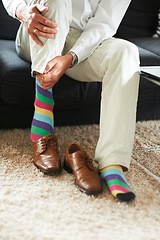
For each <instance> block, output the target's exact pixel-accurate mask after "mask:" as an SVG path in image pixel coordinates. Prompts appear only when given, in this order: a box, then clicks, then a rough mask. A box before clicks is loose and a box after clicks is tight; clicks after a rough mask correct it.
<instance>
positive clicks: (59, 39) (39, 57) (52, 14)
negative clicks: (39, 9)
mask: <svg viewBox="0 0 160 240" xmlns="http://www.w3.org/2000/svg"><path fill="white" fill-rule="evenodd" d="M35 3H39V4H44V5H45V6H47V7H48V8H49V11H48V12H45V13H43V15H44V16H45V17H46V18H48V19H50V20H52V21H55V22H56V23H57V24H58V28H57V30H58V33H57V34H56V35H55V37H54V38H53V39H47V38H42V37H39V39H40V40H41V41H42V42H43V46H42V47H41V46H39V45H38V44H36V43H35V42H34V41H33V40H32V38H31V37H30V36H29V35H28V33H27V31H26V29H25V27H24V26H23V25H21V26H20V28H19V31H18V33H17V37H16V49H17V52H18V54H19V55H20V57H22V58H23V59H25V60H27V61H31V63H32V72H33V71H37V72H40V73H43V71H44V69H45V66H46V64H47V63H48V62H49V61H50V60H51V59H53V58H54V57H56V56H58V55H61V53H62V50H63V47H64V44H65V40H66V36H67V34H68V31H69V24H70V22H71V19H72V3H71V0H61V1H60V0H54V1H53V0H39V1H38V0H37V1H32V2H31V4H35Z"/></svg>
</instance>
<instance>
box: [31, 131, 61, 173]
mask: <svg viewBox="0 0 160 240" xmlns="http://www.w3.org/2000/svg"><path fill="white" fill-rule="evenodd" d="M32 147H33V162H34V164H35V166H36V167H37V168H38V169H40V170H41V171H42V172H44V173H59V172H61V170H62V167H61V162H60V159H59V155H58V143H57V138H56V136H54V135H46V136H45V137H42V138H40V139H39V140H37V141H32Z"/></svg>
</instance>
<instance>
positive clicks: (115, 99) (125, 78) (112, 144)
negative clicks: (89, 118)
mask: <svg viewBox="0 0 160 240" xmlns="http://www.w3.org/2000/svg"><path fill="white" fill-rule="evenodd" d="M138 72H139V54H138V49H137V47H136V46H135V45H133V44H132V43H129V42H127V41H124V40H120V39H109V40H106V41H104V42H103V43H102V44H101V45H100V46H99V47H98V48H97V49H96V50H95V52H94V53H93V54H92V55H91V56H90V57H89V58H88V59H87V60H85V61H84V62H82V63H80V64H78V65H76V66H75V67H74V68H72V69H69V70H68V71H67V75H68V76H70V77H72V78H74V79H77V80H80V81H100V82H102V99H101V115H100V136H99V141H98V144H97V147H96V152H95V159H96V160H97V161H98V163H99V168H100V169H103V170H104V168H105V167H108V166H113V165H114V167H115V166H122V168H123V170H127V169H128V168H129V165H130V160H131V153H132V147H133V141H134V132H135V123H136V106H137V98H138V86H139V73H138ZM122 172H123V171H122ZM122 174H123V173H122ZM103 175H104V174H103ZM119 175H120V173H119ZM113 182H114V183H113V184H114V185H116V184H115V181H113ZM126 188H127V187H126ZM119 189H120V188H119ZM121 190H124V192H123V191H121V192H123V193H126V192H127V190H126V191H125V189H122V188H121ZM131 192H133V191H132V190H131ZM117 193H118V192H116V194H115V196H116V197H117ZM112 194H113V193H112ZM133 194H134V193H133ZM131 197H133V198H134V196H133V195H132V196H131ZM127 199H128V196H127V197H126V201H127ZM122 200H123V199H122ZM128 200H130V197H129V199H128ZM124 201H125V198H124Z"/></svg>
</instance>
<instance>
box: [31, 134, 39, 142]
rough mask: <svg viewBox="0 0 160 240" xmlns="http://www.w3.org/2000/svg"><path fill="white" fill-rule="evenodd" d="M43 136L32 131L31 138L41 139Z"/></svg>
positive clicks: (33, 139) (34, 139)
mask: <svg viewBox="0 0 160 240" xmlns="http://www.w3.org/2000/svg"><path fill="white" fill-rule="evenodd" d="M41 137H42V136H40V135H38V134H35V133H31V139H32V141H37V140H38V139H40V138H41Z"/></svg>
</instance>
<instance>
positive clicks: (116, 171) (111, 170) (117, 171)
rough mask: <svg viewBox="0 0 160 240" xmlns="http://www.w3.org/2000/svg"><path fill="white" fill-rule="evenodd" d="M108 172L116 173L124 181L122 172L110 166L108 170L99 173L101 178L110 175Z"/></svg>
mask: <svg viewBox="0 0 160 240" xmlns="http://www.w3.org/2000/svg"><path fill="white" fill-rule="evenodd" d="M110 174H118V175H120V176H121V177H122V178H123V179H124V180H125V181H126V179H125V177H124V175H123V173H122V172H121V171H120V170H118V169H112V168H111V169H108V170H105V171H104V172H103V173H101V178H102V179H103V178H105V177H106V176H107V175H110Z"/></svg>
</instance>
